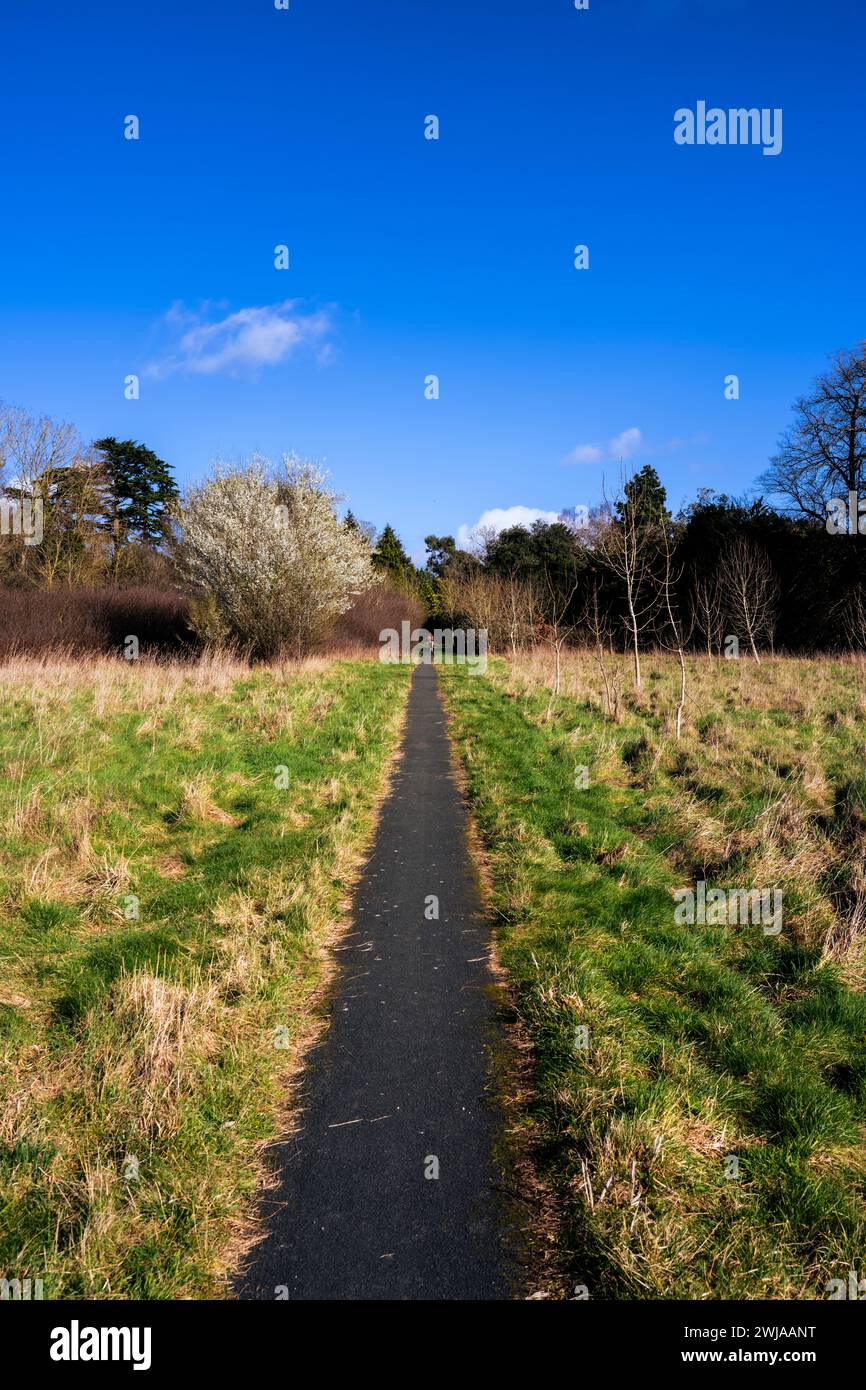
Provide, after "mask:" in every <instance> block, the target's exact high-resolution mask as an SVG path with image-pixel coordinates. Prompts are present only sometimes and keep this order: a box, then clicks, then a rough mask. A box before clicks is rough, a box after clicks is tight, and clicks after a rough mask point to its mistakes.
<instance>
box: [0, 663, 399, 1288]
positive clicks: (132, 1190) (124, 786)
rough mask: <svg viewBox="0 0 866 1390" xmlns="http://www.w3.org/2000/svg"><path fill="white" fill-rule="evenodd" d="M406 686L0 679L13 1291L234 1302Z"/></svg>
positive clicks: (112, 668) (284, 676) (60, 673)
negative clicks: (289, 1084) (248, 1225)
mask: <svg viewBox="0 0 866 1390" xmlns="http://www.w3.org/2000/svg"><path fill="white" fill-rule="evenodd" d="M407 675H408V672H407V669H406V668H404V667H400V666H384V665H381V664H379V663H377V662H365V661H361V662H354V663H348V662H347V663H334V664H328V663H317V664H316V663H313V664H311V665H310V666H309V667H308V668H304V667H301V668H299V669H298V668H294V669H291V668H290V669H285V670H276V669H272V670H262V671H260V672H244V671H243V670H242V669H241V668H239V667H238V668H234V669H230V668H225V669H224V668H220V667H219V666H218V665H217V666H215V667H213V668H212V669H208V668H207V667H205V668H198V669H195V668H188V669H187V670H186V671H185V670H184V669H183V668H180V667H176V668H170V667H165V668H160V667H158V666H153V665H148V664H146V663H143V664H142V666H141V667H139V668H132V669H130V668H127V667H125V666H124V664H123V663H119V664H118V663H110V662H104V663H96V665H95V666H93V667H92V668H88V667H86V666H84V665H80V666H76V665H75V664H72V663H68V664H65V665H64V664H61V665H59V666H57V667H52V666H51V665H50V664H49V666H48V667H46V668H45V669H42V668H39V667H38V666H37V667H30V666H28V664H27V663H20V664H18V665H17V666H13V667H10V668H5V669H3V670H0V699H2V718H0V757H2V759H3V760H4V762H5V765H6V768H5V772H6V775H5V777H4V778H3V779H0V820H2V821H4V822H5V834H4V837H3V847H2V851H0V956H2V965H0V1049H2V1071H3V1077H4V1082H3V1091H2V1094H0V1274H2V1275H3V1276H4V1277H7V1278H10V1279H11V1278H20V1279H22V1280H23V1279H25V1278H27V1277H31V1278H41V1279H42V1280H43V1282H44V1292H45V1297H46V1298H56V1297H67V1298H71V1297H85V1298H94V1297H99V1298H102V1297H123V1298H146V1299H154V1298H178V1297H202V1296H215V1295H217V1296H218V1295H219V1293H220V1290H221V1288H222V1287H223V1286H222V1284H221V1276H222V1274H223V1272H224V1271H225V1269H226V1267H227V1265H228V1264H230V1263H231V1259H232V1257H233V1256H236V1254H237V1249H238V1248H239V1240H240V1236H239V1231H240V1230H241V1227H240V1226H239V1222H242V1221H243V1218H244V1217H245V1216H247V1215H248V1214H249V1211H250V1209H251V1206H252V1199H253V1198H254V1194H255V1191H256V1186H257V1181H258V1179H259V1176H260V1163H259V1154H260V1149H261V1144H262V1142H263V1141H265V1140H267V1139H269V1138H273V1137H274V1136H275V1135H277V1134H279V1133H280V1130H281V1118H283V1119H284V1118H285V1116H282V1117H281V1114H280V1109H281V1105H282V1104H283V1103H284V1101H283V1098H284V1093H285V1079H286V1076H287V1075H288V1074H289V1073H290V1072H291V1071H292V1069H293V1068H294V1066H295V1065H296V1064H297V1060H298V1058H299V1056H300V1054H301V1053H302V1050H303V1047H304V1045H305V1043H306V1042H307V1041H308V1040H309V1038H310V1036H311V1033H312V1032H313V1030H314V1029H315V1026H316V1004H317V999H318V996H319V995H320V994H321V990H322V987H323V981H324V979H325V975H326V965H325V962H326V952H325V949H324V948H325V944H326V942H327V940H328V937H329V933H330V931H331V930H332V928H333V924H334V923H335V922H337V921H338V920H339V919H340V916H341V913H342V911H343V907H344V901H345V897H346V893H347V888H348V884H349V882H350V878H351V874H352V872H353V870H354V868H355V865H356V860H357V855H358V852H359V849H360V848H361V846H362V845H363V843H364V841H365V838H366V837H368V835H369V832H370V829H371V825H372V813H373V808H374V805H375V801H376V798H377V795H378V794H379V793H380V791H381V787H382V781H383V776H384V769H385V765H386V761H387V759H388V756H389V755H390V753H391V752H392V751H393V749H394V746H395V741H396V734H397V729H398V724H399V719H400V714H401V710H402V707H403V704H404V698H405V694H406V690H407ZM279 768H284V769H285V770H286V771H285V773H282V774H279V773H278V771H277V770H278V769H279ZM278 782H282V783H286V782H287V784H288V785H287V786H281V785H278ZM136 911H137V916H136V915H135V914H136Z"/></svg>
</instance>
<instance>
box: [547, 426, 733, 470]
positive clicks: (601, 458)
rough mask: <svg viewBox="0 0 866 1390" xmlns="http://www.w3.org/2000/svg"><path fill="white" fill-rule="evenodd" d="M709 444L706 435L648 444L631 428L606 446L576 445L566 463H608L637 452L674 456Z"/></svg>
mask: <svg viewBox="0 0 866 1390" xmlns="http://www.w3.org/2000/svg"><path fill="white" fill-rule="evenodd" d="M709 443H710V437H709V435H707V434H703V433H701V434H694V435H691V436H690V437H689V438H687V439H683V438H681V437H680V435H674V436H673V438H672V439H668V440H666V441H665V443H664V444H648V443H647V442H646V440H645V439H644V437H643V434H642V433H641V431H640V430H639V429H638V428H637V427H636V426H633V427H632V428H631V429H628V430H623V432H622V434H618V435H616V436H615V437H614V438H613V439H609V440H608V442H607V443H606V444H578V445H577V448H575V449H572V451H571V453H570V454H569V455H568V457H567V458H566V460H565V462H566V463H608V462H610V461H611V460H614V461H618V460H619V459H622V460H623V461H625V460H626V459H630V458H634V455H635V454H636V453H638V452H640V453H641V454H644V455H649V456H653V457H655V456H657V455H659V454H674V453H676V451H677V450H678V449H691V448H703V447H704V446H705V445H707V444H709Z"/></svg>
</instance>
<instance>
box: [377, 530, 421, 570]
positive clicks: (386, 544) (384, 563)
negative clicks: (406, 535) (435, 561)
mask: <svg viewBox="0 0 866 1390" xmlns="http://www.w3.org/2000/svg"><path fill="white" fill-rule="evenodd" d="M371 558H372V561H373V568H374V569H377V570H379V571H380V572H382V573H384V574H387V576H388V578H389V579H392V580H395V581H397V580H405V579H408V578H410V577H411V576H412V575H413V574H414V572H415V567H414V565H413V564H412V561H411V560H410V559H409V556H408V555H407V554H406V552H405V550H404V549H403V543H402V541H401V540H400V537H399V536H398V535H397V533H396V531H395V530H394V528H393V526H386V527H385V529H384V530H383V531H382V534H381V535H380V536H379V539H378V541H377V543H376V549H375V550H374V551H373V554H372V557H371Z"/></svg>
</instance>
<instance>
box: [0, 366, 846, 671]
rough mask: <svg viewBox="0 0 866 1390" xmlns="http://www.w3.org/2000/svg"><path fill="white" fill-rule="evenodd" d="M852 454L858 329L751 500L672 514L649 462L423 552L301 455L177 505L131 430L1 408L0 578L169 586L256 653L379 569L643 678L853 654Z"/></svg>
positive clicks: (422, 595) (434, 600)
mask: <svg viewBox="0 0 866 1390" xmlns="http://www.w3.org/2000/svg"><path fill="white" fill-rule="evenodd" d="M864 468H866V344H864V343H861V344H859V345H858V346H857V347H855V348H854V349H851V350H849V351H846V352H842V353H839V354H837V355H836V356H835V357H834V358H832V359H831V361H830V365H829V367H828V369H827V370H826V371H825V372H824V373H822V374H821V375H820V376H819V377H818V379H817V380H816V381H815V383H814V384H813V386H812V388H811V390H810V391H809V392H808V393H806V394H805V395H804V396H802V397H801V398H800V399H799V400H798V401H797V402H796V403H795V406H794V417H793V422H792V424H791V426H790V428H789V429H788V430H787V431H786V432H785V433H784V434H783V436H782V438H781V440H780V443H779V447H778V450H777V453H776V454H775V455H774V457H773V458H772V459H771V460H770V463H769V466H768V468H767V470H766V471H765V473H764V474H763V475H762V476H761V478H760V479H759V480H758V489H759V493H758V495H755V496H752V497H731V496H728V495H726V494H724V493H717V492H714V491H712V490H710V489H702V490H701V491H700V492H699V493H698V496H697V497H696V498H695V499H694V500H693V501H692V502H690V503H689V504H688V505H687V506H685V507H683V508H682V509H681V510H680V511H679V512H678V513H677V514H676V515H674V514H673V513H672V511H671V510H670V508H669V506H668V501H667V496H666V492H665V489H664V487H663V486H662V483H661V480H660V479H659V476H658V474H657V472H656V470H655V469H654V468H652V467H651V466H649V465H646V466H644V467H642V468H640V469H637V470H636V471H635V472H634V473H633V474H631V475H627V474H625V473H623V475H622V476H621V478H620V480H619V485H618V487H617V490H616V492H615V494H614V495H613V496H611V497H605V498H603V499H602V500H601V501H600V502H599V504H598V505H597V506H595V507H594V508H592V509H591V510H589V511H588V512H587V513H586V514H582V515H577V514H576V513H574V512H571V513H565V512H564V513H562V514H561V516H560V519H559V520H558V521H556V522H553V523H543V522H537V523H535V524H534V525H532V526H531V527H522V526H515V527H511V528H509V529H507V530H504V531H501V532H499V533H492V532H490V533H488V534H479V535H478V536H476V537H475V539H474V543H473V545H472V547H471V549H461V548H460V547H459V546H458V545H457V544H456V542H455V539H454V537H453V536H450V535H437V534H430V535H429V536H427V537H426V542H425V544H426V552H427V553H426V562H425V564H424V565H422V566H420V567H419V566H416V565H414V564H413V562H412V560H411V559H410V557H409V556H408V554H407V553H406V550H405V548H404V546H403V544H402V542H401V540H400V538H399V536H398V535H397V534H396V532H395V530H394V528H393V527H392V526H390V525H386V526H385V527H384V528H383V529H382V531H381V532H379V533H377V531H376V528H375V527H373V526H371V525H369V524H367V523H364V522H362V521H359V520H358V519H357V518H356V517H355V516H354V514H353V513H352V512H351V511H350V512H348V513H347V514H346V515H345V517H343V518H342V520H340V519H339V518H338V503H339V499H338V498H337V497H335V496H334V495H333V494H332V493H331V492H330V491H329V490H328V488H327V487H326V485H325V482H324V479H323V478H322V476H321V475H320V474H318V473H317V471H316V470H315V469H314V468H312V467H311V466H310V465H306V464H305V465H302V466H301V465H300V462H299V461H298V460H293V459H284V461H283V464H282V465H280V466H278V467H277V468H274V467H273V466H271V465H269V464H268V461H267V460H261V459H258V458H253V459H251V460H248V461H247V463H246V464H239V465H236V466H233V467H229V468H223V469H217V470H215V471H214V472H213V473H212V475H211V477H210V478H209V479H207V480H206V481H205V483H203V484H202V485H200V486H198V487H193V488H190V489H189V490H188V493H187V495H186V497H185V498H181V496H180V493H179V489H178V487H177V484H176V482H175V479H174V474H173V470H172V468H171V466H170V465H169V464H167V463H166V462H165V461H164V460H162V459H161V458H159V457H158V455H157V454H156V453H154V452H153V451H152V450H151V449H149V448H147V447H146V446H145V445H144V444H141V443H139V442H136V441H134V440H118V439H116V438H114V437H106V438H103V439H99V440H96V441H94V443H92V444H91V445H84V443H83V442H82V441H81V439H80V438H79V437H78V435H77V434H76V433H75V431H74V430H72V429H71V428H70V427H69V426H67V425H59V424H55V423H54V422H52V421H50V420H48V419H45V418H42V419H36V418H33V417H30V416H28V415H27V414H26V413H25V412H23V411H21V410H19V409H17V408H14V407H0V507H2V516H0V520H2V523H3V524H2V526H0V583H2V584H3V585H5V586H6V587H7V588H16V589H27V588H38V589H52V588H55V587H57V586H66V587H67V588H74V587H88V588H93V589H96V588H99V587H100V586H114V587H123V586H132V585H136V584H138V585H142V584H147V585H151V586H155V587H156V588H162V589H165V590H168V589H172V588H176V587H178V586H179V587H180V588H182V589H183V591H184V592H185V593H187V594H188V595H189V598H190V605H191V606H190V612H191V615H192V619H193V621H194V623H195V624H197V626H198V630H199V631H200V635H203V636H204V637H206V638H208V639H214V640H217V639H219V640H224V639H230V640H239V641H246V642H247V644H248V645H249V646H250V648H251V649H256V650H259V651H261V652H263V653H264V652H265V651H267V650H273V649H275V648H276V647H279V646H280V645H281V644H284V643H285V644H288V645H289V646H291V647H292V648H293V649H301V648H302V647H303V646H304V645H305V644H308V643H309V642H311V641H313V640H315V639H316V637H317V636H319V635H321V633H322V632H323V631H324V629H325V628H326V627H327V624H328V623H329V622H332V621H333V620H334V619H335V617H337V616H339V614H340V613H342V612H345V611H346V608H347V606H349V605H350V604H351V603H352V602H353V601H354V600H355V599H357V597H358V596H359V595H360V594H362V593H364V592H365V591H366V590H368V589H369V588H370V587H371V586H372V585H374V584H376V583H379V584H381V583H383V582H384V583H385V584H387V585H388V586H389V587H390V588H391V589H393V590H396V591H397V592H398V593H401V594H403V595H405V597H406V599H407V601H409V600H411V602H412V604H413V605H414V609H413V611H418V605H419V604H420V606H421V610H423V611H424V612H425V613H426V614H427V618H428V621H429V622H431V623H433V624H439V625H443V624H447V625H451V626H461V625H462V626H472V627H475V628H484V629H486V630H487V632H488V640H489V643H490V646H491V648H492V649H493V650H494V651H495V650H499V651H508V650H511V651H516V650H518V649H520V648H523V647H526V646H532V645H536V644H539V643H543V644H546V645H549V646H550V647H551V649H552V651H553V652H554V654H555V658H556V663H557V672H558V669H559V659H560V655H561V652H562V650H563V647H564V646H566V645H568V644H569V643H574V642H581V643H590V644H591V645H592V646H593V648H594V649H595V650H596V651H597V652H598V653H599V654H602V653H604V652H613V651H617V650H626V651H628V652H629V653H630V655H631V659H632V661H633V665H634V679H635V683H636V684H638V685H639V684H640V683H641V680H642V669H641V653H642V652H643V651H645V650H646V649H647V648H648V647H651V646H661V647H665V648H668V649H670V650H671V651H676V652H678V653H679V654H680V659H681V660H682V659H683V654H684V653H685V652H687V651H695V650H699V651H705V652H707V653H708V654H710V655H712V654H722V655H724V654H727V655H733V654H734V650H735V649H736V651H739V650H740V649H742V650H743V651H744V652H747V653H748V654H750V655H751V656H752V658H753V659H755V660H758V661H759V660H760V659H761V654H762V653H763V652H765V651H773V650H776V649H784V650H786V651H794V652H796V651H808V650H817V649H825V650H826V649H844V648H854V649H863V648H866V558H864V545H863V543H859V544H858V541H859V538H860V535H861V529H860V528H861V525H862V528H863V532H866V496H864V494H866V479H864ZM34 498H38V499H39V505H40V507H41V513H40V527H41V534H40V541H39V543H38V544H29V543H28V536H27V534H26V530H27V528H26V525H25V520H26V516H25V512H24V506H25V503H28V505H29V499H34ZM767 499H771V500H767ZM273 527H275V528H276V529H273Z"/></svg>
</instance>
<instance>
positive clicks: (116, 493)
mask: <svg viewBox="0 0 866 1390" xmlns="http://www.w3.org/2000/svg"><path fill="white" fill-rule="evenodd" d="M94 447H95V448H96V449H98V450H99V452H100V454H101V455H102V457H103V459H104V460H105V466H106V468H107V471H108V476H109V479H110V482H111V491H112V496H113V505H112V508H111V511H110V513H109V515H108V516H107V518H106V526H107V529H109V530H110V531H112V532H113V533H114V535H115V537H116V538H117V543H118V544H120V543H122V542H124V541H126V540H130V539H134V540H140V541H143V542H144V543H145V544H151V545H153V544H158V543H159V541H161V540H162V539H163V537H164V536H165V533H166V511H167V509H168V507H169V506H170V505H171V503H172V502H173V501H174V500H175V498H176V497H177V496H178V489H177V484H176V483H175V481H174V476H173V474H172V470H171V467H170V465H169V464H167V463H166V462H165V461H164V460H163V459H161V458H159V457H158V456H157V455H156V454H155V453H154V452H153V450H152V449H147V448H145V446H144V445H143V444H137V443H136V442H135V440H132V439H115V438H113V436H108V437H107V438H106V439H97V440H96V443H95V445H94Z"/></svg>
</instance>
